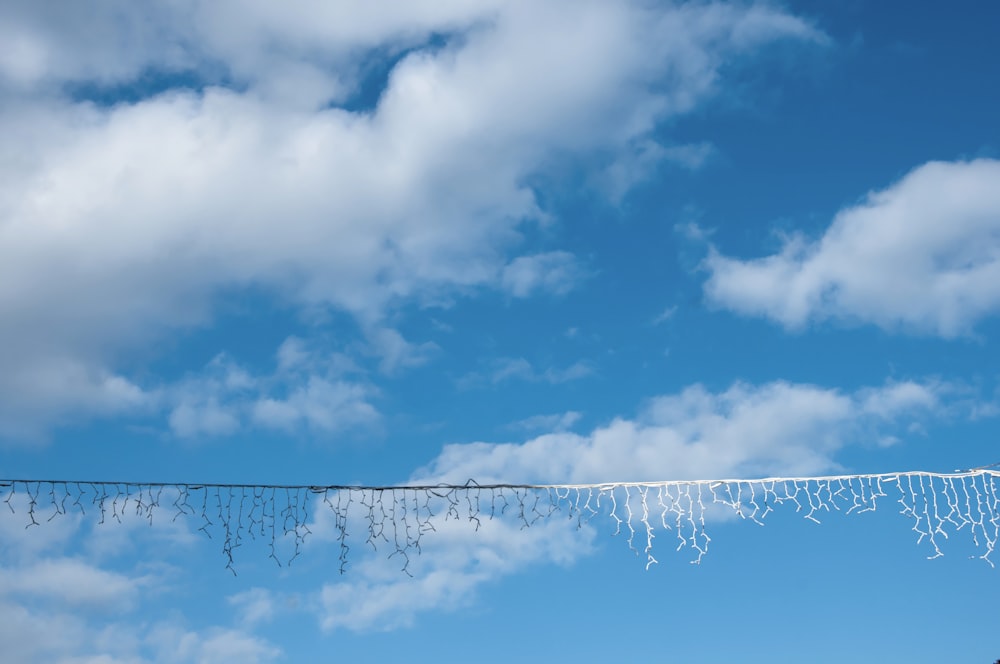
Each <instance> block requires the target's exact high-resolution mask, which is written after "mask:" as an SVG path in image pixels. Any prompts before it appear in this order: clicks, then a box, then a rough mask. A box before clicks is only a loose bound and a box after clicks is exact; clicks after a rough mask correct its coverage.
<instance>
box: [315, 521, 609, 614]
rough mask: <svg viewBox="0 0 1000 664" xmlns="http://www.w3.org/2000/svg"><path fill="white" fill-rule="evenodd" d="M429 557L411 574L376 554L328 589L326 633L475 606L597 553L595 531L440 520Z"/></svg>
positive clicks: (554, 524)
mask: <svg viewBox="0 0 1000 664" xmlns="http://www.w3.org/2000/svg"><path fill="white" fill-rule="evenodd" d="M434 526H435V531H434V532H433V533H432V534H431V535H430V536H428V537H426V538H425V539H424V543H423V545H422V547H421V548H422V549H423V552H422V554H421V555H420V556H413V557H412V558H411V562H412V564H411V566H410V573H411V574H412V575H413V578H410V577H409V576H405V575H403V574H402V573H401V572H400V571H399V570H400V563H399V561H398V560H386V559H385V558H384V557H383V556H380V555H379V554H377V553H376V554H374V555H370V556H368V557H367V558H365V559H364V560H363V561H362V562H361V563H360V564H358V565H355V566H353V567H352V569H351V575H350V577H348V580H346V581H343V582H340V583H328V584H325V585H324V586H323V588H322V590H321V592H320V601H321V603H322V609H321V613H320V624H321V625H322V627H323V628H324V629H327V630H332V629H337V628H345V629H350V630H355V631H367V630H380V631H381V630H392V629H396V628H399V627H405V626H409V625H412V624H413V621H414V619H415V617H416V615H417V614H419V613H421V612H424V611H428V610H436V611H442V610H443V611H453V610H455V609H457V608H460V607H462V606H465V605H467V604H468V603H469V602H470V601H471V599H472V596H473V594H474V593H475V591H476V589H477V588H478V587H480V586H482V585H483V584H486V583H489V582H491V581H494V580H496V579H497V578H500V577H502V576H504V575H507V574H511V573H513V572H515V571H517V570H519V569H522V568H524V567H525V566H528V565H531V564H538V563H541V562H556V563H559V564H569V563H571V562H573V561H574V560H575V559H576V558H577V557H578V556H580V555H584V554H586V553H588V552H589V551H590V548H591V544H590V543H591V541H592V539H593V537H594V531H593V530H592V529H591V528H589V527H586V526H585V527H584V528H583V529H581V530H578V529H577V524H576V523H575V522H572V521H569V520H567V519H553V520H547V521H545V522H540V523H538V524H536V525H533V526H531V527H530V528H525V529H523V530H522V529H521V527H520V524H518V523H516V522H514V521H512V520H504V519H499V518H497V519H487V518H486V517H485V516H484V517H483V518H482V519H481V524H480V527H479V529H478V530H475V529H474V528H473V527H472V525H471V524H469V523H465V522H462V521H459V520H456V519H452V520H448V519H445V518H442V517H441V516H440V515H439V516H438V518H436V519H435V520H434Z"/></svg>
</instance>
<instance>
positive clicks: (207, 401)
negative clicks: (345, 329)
mask: <svg viewBox="0 0 1000 664" xmlns="http://www.w3.org/2000/svg"><path fill="white" fill-rule="evenodd" d="M399 339H402V337H399ZM404 343H405V342H404ZM401 352H402V351H400V350H399V349H396V350H395V351H393V353H394V354H395V355H394V357H395V360H394V361H395V362H396V363H397V364H400V363H403V362H404V360H405V361H409V362H410V363H412V362H413V356H412V355H411V356H410V358H409V359H408V360H407V358H401V357H400V354H401ZM275 362H276V365H277V366H276V370H275V372H274V373H273V374H270V375H259V376H258V375H251V374H250V373H249V372H248V371H246V370H245V369H243V368H242V367H240V366H239V365H237V364H236V363H235V362H233V361H232V360H231V359H230V358H228V357H227V356H226V355H219V356H217V357H216V358H214V359H213V360H212V361H211V362H209V364H208V366H207V367H206V368H205V370H204V371H203V372H201V373H200V374H196V375H193V376H190V377H188V378H187V379H185V380H183V381H180V382H179V383H178V384H177V385H174V386H171V387H170V388H168V389H165V390H164V392H165V395H166V396H165V399H166V400H167V401H168V402H170V403H172V406H171V411H170V414H169V417H168V422H169V425H170V428H171V430H172V431H173V433H174V434H176V435H177V436H180V437H182V438H197V437H201V436H209V437H211V436H225V435H230V434H233V433H236V432H237V431H240V430H242V429H243V428H245V427H246V426H248V425H250V424H253V425H257V426H261V427H264V428H267V429H277V430H281V431H286V432H291V431H296V430H299V429H303V428H305V429H310V430H313V431H322V432H325V433H334V432H340V431H344V430H346V429H352V428H355V427H364V426H367V425H371V424H374V423H376V422H378V420H379V419H380V415H379V412H378V410H377V409H376V408H375V406H374V405H372V403H371V402H370V400H371V398H372V396H373V395H374V388H372V387H370V386H369V385H368V384H366V383H363V382H358V381H352V380H348V379H346V378H345V377H344V376H343V374H344V373H346V372H350V371H354V370H356V366H354V365H353V364H352V363H351V362H350V361H349V360H348V359H347V358H345V357H344V356H342V355H340V354H338V353H329V354H323V353H320V352H318V351H317V350H316V349H315V348H311V347H310V346H309V344H307V343H306V342H305V341H303V340H302V339H299V338H297V337H291V338H289V339H286V340H285V341H284V342H282V344H281V345H280V346H279V348H278V350H277V353H276V358H275Z"/></svg>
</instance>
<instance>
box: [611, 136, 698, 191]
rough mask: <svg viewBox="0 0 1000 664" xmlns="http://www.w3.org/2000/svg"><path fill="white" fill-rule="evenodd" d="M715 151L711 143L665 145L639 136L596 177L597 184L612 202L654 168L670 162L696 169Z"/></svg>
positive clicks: (642, 179)
mask: <svg viewBox="0 0 1000 664" xmlns="http://www.w3.org/2000/svg"><path fill="white" fill-rule="evenodd" d="M713 152H714V148H713V147H712V144H711V143H707V142H700V143H689V144H685V145H670V146H667V147H664V146H662V145H660V144H659V143H657V142H655V141H653V140H651V139H646V138H644V139H642V140H640V141H638V142H636V143H635V144H634V145H630V146H629V147H627V148H625V149H624V150H622V151H621V153H620V154H619V155H618V157H617V158H616V159H615V160H614V161H613V162H612V163H611V164H610V165H609V166H608V167H607V168H606V169H605V170H604V172H603V173H602V174H601V176H600V177H599V178H598V184H599V185H600V187H601V188H602V189H603V190H604V191H605V192H606V194H607V196H608V198H609V199H610V200H611V201H612V202H614V203H620V202H621V201H622V199H623V198H624V197H625V195H626V194H627V193H628V192H629V191H631V190H632V188H633V187H635V186H636V185H638V184H641V183H642V182H645V181H647V180H649V178H650V177H652V176H653V175H654V173H655V172H656V168H657V167H658V166H659V165H660V164H662V163H664V162H669V163H672V164H674V165H676V166H680V167H681V168H686V169H688V170H692V171H695V170H698V169H700V168H701V167H702V166H704V165H705V162H706V161H708V158H709V157H710V156H711V155H712V153H713Z"/></svg>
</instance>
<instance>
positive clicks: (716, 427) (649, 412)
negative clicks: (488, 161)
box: [417, 382, 941, 483]
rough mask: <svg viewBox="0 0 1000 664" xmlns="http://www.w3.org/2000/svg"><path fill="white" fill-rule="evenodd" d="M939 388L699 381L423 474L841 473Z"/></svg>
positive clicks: (493, 477)
mask: <svg viewBox="0 0 1000 664" xmlns="http://www.w3.org/2000/svg"><path fill="white" fill-rule="evenodd" d="M940 389H941V388H940V386H938V385H936V384H932V385H921V384H917V383H912V382H903V383H890V384H887V385H885V386H883V387H880V388H869V389H864V390H860V391H858V392H855V393H853V394H845V393H842V392H840V391H839V390H835V389H825V388H820V387H816V386H812V385H800V384H791V383H785V382H774V383H768V384H765V385H761V386H751V385H745V384H742V383H737V384H735V385H733V386H731V387H730V388H728V389H727V390H725V391H722V392H718V393H712V392H709V391H708V390H706V389H705V388H704V387H702V386H699V385H695V386H692V387H689V388H687V389H685V390H684V391H682V392H681V393H679V394H674V395H668V396H662V397H658V398H656V399H653V400H652V401H651V402H650V403H649V404H648V406H647V407H646V408H645V410H644V411H643V412H642V413H641V415H640V416H639V417H638V418H636V419H623V418H619V419H615V420H614V421H612V422H611V423H609V424H607V425H604V426H601V427H598V428H596V429H594V430H593V431H592V432H591V433H589V434H586V435H581V434H575V433H569V432H560V433H550V434H545V435H542V436H539V437H537V438H534V439H531V440H528V441H526V442H524V443H520V444H514V443H502V444H495V443H472V444H465V445H448V446H446V447H445V448H444V449H443V450H442V452H441V454H440V455H439V456H438V457H437V458H436V459H435V460H434V461H433V462H432V463H431V464H430V465H429V466H428V467H427V468H426V469H424V470H423V471H422V472H420V473H418V475H417V479H419V480H421V481H423V480H427V481H434V482H438V481H447V482H457V483H462V482H465V481H466V480H467V479H469V478H474V479H475V480H476V481H477V482H479V483H489V482H514V483H518V482H542V483H545V482H553V483H564V482H571V483H578V482H610V481H644V480H645V481H657V480H664V479H705V478H712V477H747V476H765V475H778V474H793V475H807V474H815V473H819V472H824V471H829V470H832V469H835V468H836V467H837V464H836V462H835V461H834V455H835V454H836V452H837V451H838V450H840V449H841V448H842V447H843V446H844V445H846V444H848V443H850V442H854V441H858V440H859V439H868V437H869V436H871V435H873V433H872V432H876V433H878V432H882V431H891V430H893V429H895V428H896V427H897V426H898V423H899V422H900V421H903V420H908V419H909V420H913V419H918V420H919V419H920V418H921V417H924V416H926V415H929V414H933V413H935V412H937V410H938V409H939V407H940V398H939V394H938V392H939V391H940ZM873 440H874V438H873Z"/></svg>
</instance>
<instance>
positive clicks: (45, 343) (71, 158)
mask: <svg viewBox="0 0 1000 664" xmlns="http://www.w3.org/2000/svg"><path fill="white" fill-rule="evenodd" d="M0 26H3V28H0V30H3V31H4V33H5V34H4V35H2V37H0V38H2V40H3V43H5V44H8V45H9V46H10V47H9V48H6V49H4V54H3V56H2V58H0V98H2V101H3V104H2V105H0V107H2V109H3V110H2V111H0V129H2V130H3V133H4V135H5V136H7V137H8V140H5V141H4V142H3V145H2V146H0V312H2V315H0V365H2V366H4V367H5V371H4V372H3V374H2V375H0V422H2V423H3V426H4V433H7V434H8V435H20V434H19V433H18V432H23V431H27V430H29V429H31V428H36V429H37V428H45V427H46V426H49V424H50V423H52V422H59V421H66V420H69V419H74V418H81V417H86V416H88V415H119V414H122V413H134V412H140V411H141V409H142V408H144V407H146V404H145V397H146V395H145V392H146V391H148V390H147V389H146V388H144V387H142V386H139V385H135V384H133V382H132V381H130V380H129V378H128V377H127V375H126V373H125V372H124V371H123V369H122V367H123V366H124V362H123V360H122V357H123V355H125V354H127V353H128V352H130V351H134V350H135V349H137V348H141V347H146V346H147V345H148V344H150V343H151V342H154V341H155V340H157V339H160V338H163V337H164V336H166V335H168V334H171V333H173V332H175V331H177V330H182V329H189V328H192V327H197V326H205V325H210V324H211V322H212V319H213V311H214V305H215V302H216V301H217V298H218V297H221V295H222V294H224V293H232V292H238V291H239V290H241V289H247V288H255V289H258V290H259V291H261V292H263V293H265V294H266V295H267V296H268V297H272V298H275V299H277V300H279V301H280V302H281V303H282V304H283V305H291V306H300V307H313V308H315V307H319V308H324V307H326V308H334V309H337V310H340V311H345V312H348V313H349V314H350V315H353V316H354V317H356V318H357V319H358V320H359V321H361V322H362V326H363V327H364V328H365V329H374V330H377V329H380V328H382V327H384V325H383V324H382V323H381V321H382V319H383V318H384V316H385V315H386V312H387V311H389V310H391V309H393V308H394V307H395V306H397V305H398V304H399V303H403V302H417V303H425V302H434V301H440V298H442V297H447V296H448V295H449V294H453V293H470V292H473V290H474V289H476V288H482V287H493V288H504V289H508V291H509V292H511V293H513V294H515V295H518V296H520V295H521V294H525V295H526V294H528V293H531V292H538V291H540V290H545V289H548V290H555V291H557V292H558V291H560V290H565V289H566V288H568V287H569V286H570V284H571V281H572V278H571V275H570V273H571V272H572V271H571V270H568V266H569V265H571V263H572V261H571V260H570V257H569V256H568V255H566V254H564V253H554V254H550V255H547V257H545V258H541V257H539V256H534V257H524V258H525V261H526V262H525V261H522V262H520V263H519V262H518V256H517V253H518V251H517V249H518V243H519V240H520V236H521V234H520V232H519V226H520V225H521V224H524V223H526V222H530V220H532V219H537V218H540V217H541V216H542V211H540V210H539V208H538V204H537V202H536V199H535V192H534V191H533V190H532V189H531V188H530V187H529V185H528V184H527V183H528V182H529V181H530V180H531V177H532V176H533V175H535V174H537V173H539V172H541V171H544V169H546V168H548V167H549V166H550V165H551V164H552V163H554V162H555V161H558V160H559V159H563V158H573V159H576V158H578V157H586V156H588V155H606V154H612V155H613V154H616V153H617V152H618V151H619V150H621V149H625V148H627V147H628V146H629V145H633V144H634V143H635V141H638V140H641V139H642V137H643V136H645V135H647V134H649V132H650V131H651V130H652V129H653V128H654V127H655V126H656V125H657V124H658V123H660V122H662V121H663V120H666V119H669V118H670V117H672V116H676V115H677V114H680V113H684V112H687V111H690V110H691V109H692V108H694V107H695V106H696V105H697V104H698V103H699V102H700V101H701V100H703V99H705V98H706V97H707V96H708V95H710V94H711V93H712V92H713V91H714V90H715V89H716V87H717V84H718V78H719V72H720V70H721V68H722V67H723V65H724V64H725V63H726V62H728V61H730V60H731V59H733V58H736V57H741V56H743V55H745V54H747V53H749V52H752V51H753V50H755V49H757V48H758V47H760V46H762V45H765V44H767V43H769V42H772V41H774V40H777V39H794V40H799V41H809V42H817V41H822V35H821V34H820V33H819V32H817V31H816V30H815V29H814V28H812V27H811V26H810V25H809V24H807V23H806V22H804V21H802V20H800V19H798V18H796V17H793V16H791V15H788V14H786V13H784V12H782V11H781V10H780V9H777V8H774V7H770V6H767V5H764V4H740V5H737V6H729V5H722V4H713V3H697V4H692V5H681V6H674V5H663V6H654V5H648V3H641V2H636V3H617V4H611V5H609V4H606V3H600V2H585V3H578V2H564V1H562V0H553V1H551V2H512V3H502V4H496V5H493V4H490V3H485V4H484V3H477V4H475V5H474V6H470V5H468V4H466V3H451V2H444V3H441V2H429V3H425V2H416V3H399V4H398V5H396V6H395V8H394V9H387V8H385V7H380V8H379V11H378V12H370V11H367V10H365V9H363V8H360V7H354V6H353V5H350V8H348V6H347V5H337V4H333V5H331V6H330V7H317V6H315V4H313V3H308V4H293V5H283V6H282V7H281V8H280V10H277V9H274V8H270V7H267V6H265V5H264V4H261V3H251V4H250V5H245V3H230V2H221V3H219V2H217V3H203V2H194V1H193V2H184V3H172V4H169V5H164V6H162V7H150V6H146V5H134V4H129V3H118V2H106V3H101V4H100V5H99V6H98V7H97V8H93V11H91V10H90V9H88V11H86V12H77V11H75V10H71V11H67V12H63V13H59V14H57V15H56V14H52V13H51V12H48V11H47V10H45V9H44V8H42V7H40V6H39V5H37V4H36V3H25V2H14V3H4V5H3V8H2V9H0ZM432 37H433V39H432ZM386 57H389V58H391V59H390V60H389V61H388V62H385V61H384V59H385V58H386ZM397 58H398V61H397ZM373 59H374V60H373ZM375 60H377V61H378V62H380V63H383V64H385V65H386V67H388V68H389V69H390V71H389V74H388V78H387V81H386V84H385V86H384V89H382V90H381V92H380V95H379V97H378V99H377V102H376V103H375V105H374V106H372V107H363V108H355V107H354V106H351V103H352V100H353V99H354V96H355V95H356V91H357V89H358V84H359V82H360V80H361V78H362V77H363V72H364V68H365V67H366V66H369V65H371V64H372V62H373V61H375ZM178 80H182V81H185V82H186V84H187V85H190V87H182V86H181V85H179V84H178V85H173V84H174V83H176V82H177V81H178ZM226 86H231V87H226ZM88 97H89V98H93V99H96V100H97V103H94V102H92V101H88V100H87V98H88ZM108 99H112V100H116V103H113V104H107V103H103V101H106V100H108ZM543 256H545V255H543ZM376 336H377V335H376ZM372 341H373V342H374V345H376V346H378V342H379V339H378V338H374V339H373V340H372ZM382 341H383V342H384V343H382V344H381V346H379V347H380V348H382V349H383V350H384V352H385V353H386V358H387V359H386V366H385V370H386V371H391V370H393V368H394V367H405V366H406V365H407V363H411V364H412V363H413V362H414V361H417V360H414V359H413V358H420V357H424V356H425V355H426V353H425V352H424V351H425V350H426V349H421V348H420V347H419V346H417V348H416V349H407V348H403V350H404V351H406V352H403V353H399V352H398V351H399V350H400V348H402V347H401V346H400V344H398V343H393V340H392V339H382ZM397 341H398V340H397ZM410 351H413V352H410ZM53 363H58V366H59V367H69V368H76V369H75V370H76V371H77V373H78V374H79V375H80V376H81V377H82V378H81V379H80V380H78V381H75V382H72V383H71V384H70V387H68V388H67V387H63V386H61V385H51V384H50V383H47V382H44V381H41V382H39V381H38V380H36V379H35V378H34V377H36V376H39V375H43V374H44V370H45V369H46V368H47V367H49V366H50V365H52V364H53ZM61 370H62V369H61V368H60V369H59V371H61ZM150 389H151V388H150ZM154 391H155V390H154ZM176 422H177V426H179V427H181V428H184V427H188V428H190V429H192V430H196V429H204V428H206V427H207V428H209V429H216V430H225V429H227V428H228V427H230V426H231V423H230V421H229V420H228V419H227V418H226V417H225V416H224V414H221V413H218V412H207V413H194V412H192V413H187V414H185V413H181V414H178V416H177V418H176ZM11 432H14V433H13V434H12V433H11Z"/></svg>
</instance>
